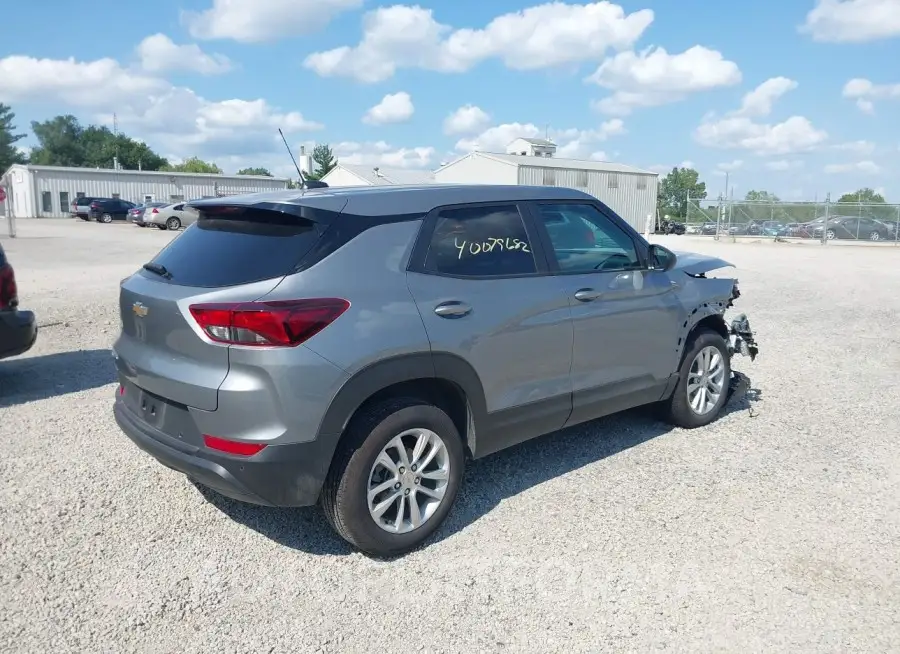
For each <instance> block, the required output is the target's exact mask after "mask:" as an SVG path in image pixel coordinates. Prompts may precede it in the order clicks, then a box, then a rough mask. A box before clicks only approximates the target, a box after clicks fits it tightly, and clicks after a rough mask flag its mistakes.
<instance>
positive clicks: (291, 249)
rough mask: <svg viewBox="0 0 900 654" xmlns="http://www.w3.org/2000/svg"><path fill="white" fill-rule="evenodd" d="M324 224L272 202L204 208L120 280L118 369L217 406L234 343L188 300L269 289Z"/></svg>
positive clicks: (239, 298) (182, 400)
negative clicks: (210, 329)
mask: <svg viewBox="0 0 900 654" xmlns="http://www.w3.org/2000/svg"><path fill="white" fill-rule="evenodd" d="M229 200H233V199H231V198H229ZM220 210H221V211H224V212H225V213H221V212H219V213H217V211H220ZM326 227H327V225H323V224H318V223H316V222H314V221H312V220H309V219H306V218H303V217H301V216H300V215H291V214H288V213H284V212H279V211H274V210H271V209H251V208H248V207H241V208H237V209H235V208H234V207H216V206H210V205H206V206H204V207H202V211H201V213H200V219H199V220H198V221H197V222H196V223H195V224H194V225H191V226H190V227H189V228H188V229H186V230H185V231H184V233H183V234H181V235H180V236H179V237H178V238H176V239H174V240H173V241H171V242H170V243H169V244H168V245H167V246H166V247H165V248H164V249H163V250H162V251H160V252H159V253H158V254H157V255H156V257H155V258H154V259H153V260H152V261H151V262H149V263H148V264H146V265H145V267H144V269H142V270H140V271H138V272H137V273H135V274H134V275H132V276H131V277H129V278H128V279H126V280H124V281H123V282H122V285H121V289H120V299H119V305H120V306H119V308H120V314H121V318H122V333H121V335H120V336H119V339H118V340H117V341H116V344H115V347H114V349H115V352H116V361H117V366H118V368H119V372H120V374H121V375H122V376H123V377H124V378H125V379H127V380H128V381H130V382H132V383H134V384H136V385H137V386H138V387H140V388H142V389H144V390H146V391H149V392H151V393H154V394H156V395H159V396H160V397H162V398H165V399H167V400H170V401H173V402H176V403H179V404H183V405H186V406H189V407H194V408H197V409H202V410H206V411H214V410H215V409H216V408H217V406H218V389H219V387H220V386H221V385H222V382H223V381H225V377H226V376H227V375H228V370H229V348H230V347H233V346H229V345H225V344H221V343H216V342H214V341H213V340H212V339H210V338H209V336H208V335H207V334H206V333H205V332H204V331H203V330H202V329H201V327H200V326H199V325H198V324H197V322H196V321H195V320H194V318H193V316H192V315H191V312H190V307H191V306H192V305H195V304H207V303H230V302H252V301H254V300H257V299H259V298H260V297H262V296H264V295H266V294H267V293H269V292H270V291H271V290H272V289H274V288H275V287H276V286H277V285H278V283H279V282H280V281H281V280H282V279H283V278H284V276H285V275H287V274H289V273H291V272H292V270H293V268H294V267H295V266H296V264H297V263H298V262H299V261H300V259H301V258H302V257H303V256H304V255H305V254H306V253H307V252H309V251H310V250H311V249H312V248H313V247H314V246H315V245H316V243H317V242H318V241H319V239H320V237H321V235H322V233H323V232H324V229H325V228H326Z"/></svg>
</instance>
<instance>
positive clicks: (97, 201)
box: [76, 198, 137, 224]
mask: <svg viewBox="0 0 900 654" xmlns="http://www.w3.org/2000/svg"><path fill="white" fill-rule="evenodd" d="M76 202H77V205H76V211H77V216H78V217H79V218H81V219H82V220H91V219H94V220H96V221H97V222H98V223H103V224H108V223H111V222H112V221H114V220H126V219H127V218H128V212H129V211H131V210H132V209H134V207H135V206H137V205H136V204H135V203H134V202H128V201H126V200H120V199H118V198H78V199H77V200H76Z"/></svg>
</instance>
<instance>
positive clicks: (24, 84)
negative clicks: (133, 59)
mask: <svg viewBox="0 0 900 654" xmlns="http://www.w3.org/2000/svg"><path fill="white" fill-rule="evenodd" d="M169 87H170V84H169V83H168V82H166V81H165V80H162V79H159V78H158V77H154V76H151V75H147V74H145V73H142V72H137V71H131V70H127V69H125V68H123V67H122V66H121V65H120V64H119V62H118V61H116V60H115V59H108V58H107V59H97V60H95V61H76V60H75V58H74V57H70V58H68V59H35V58H34V57H26V56H22V55H13V56H10V57H6V58H4V59H0V98H2V99H3V100H4V101H6V102H10V101H12V102H27V101H37V102H41V101H57V102H58V101H62V102H64V103H66V104H71V105H74V106H78V107H97V106H103V105H110V104H112V103H115V102H120V101H122V102H126V103H128V102H133V101H136V100H140V99H141V98H144V97H146V96H147V95H148V94H153V93H159V92H164V91H165V90H166V89H167V88H169Z"/></svg>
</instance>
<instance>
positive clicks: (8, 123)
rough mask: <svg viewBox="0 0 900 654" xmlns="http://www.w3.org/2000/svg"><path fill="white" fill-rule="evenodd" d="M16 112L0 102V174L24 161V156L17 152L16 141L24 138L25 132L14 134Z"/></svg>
mask: <svg viewBox="0 0 900 654" xmlns="http://www.w3.org/2000/svg"><path fill="white" fill-rule="evenodd" d="M15 119H16V114H14V113H13V110H12V109H11V108H10V107H8V106H7V105H5V104H3V103H0V175H2V174H3V173H5V172H6V169H7V168H9V167H10V166H12V165H13V164H17V163H25V156H24V155H23V154H22V153H21V152H19V149H18V148H17V147H16V143H17V142H19V141H21V140H22V139H23V138H25V134H16V126H15V125H13V121H14V120H15Z"/></svg>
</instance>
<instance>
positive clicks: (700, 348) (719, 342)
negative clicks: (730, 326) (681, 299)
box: [661, 329, 731, 429]
mask: <svg viewBox="0 0 900 654" xmlns="http://www.w3.org/2000/svg"><path fill="white" fill-rule="evenodd" d="M704 352H706V353H713V352H717V353H718V355H719V357H720V359H719V360H718V363H719V364H720V365H719V367H718V368H716V370H717V371H719V372H716V373H715V375H709V379H710V381H711V383H712V384H713V385H714V384H715V381H717V380H718V378H719V375H721V378H722V379H721V388H720V390H719V393H718V397H717V398H716V399H715V401H714V402H712V403H711V404H710V406H708V407H703V406H702V405H701V407H700V408H701V409H703V408H706V409H707V410H705V411H701V410H698V409H697V408H695V407H694V406H692V403H691V397H692V396H691V395H689V392H688V390H689V389H688V386H689V384H691V386H692V387H693V386H694V384H692V383H691V382H692V381H694V382H696V381H697V380H698V379H702V380H704V382H705V380H706V379H707V378H705V377H701V376H700V375H697V374H694V373H697V372H698V371H700V372H702V365H698V364H700V363H701V361H699V360H698V357H700V356H701V353H704ZM730 383H731V360H730V358H729V356H728V345H727V343H726V342H725V339H724V338H722V335H721V334H719V333H718V332H714V331H712V330H710V329H701V330H700V331H697V332H695V333H694V334H693V335H692V336H691V338H690V340H689V341H688V343H687V347H686V349H685V355H684V359H683V360H682V362H681V368H680V369H679V370H678V384H677V385H676V386H675V391H674V392H673V393H672V397H670V398H669V399H668V400H666V401H665V402H663V404H662V406H661V409H662V416H661V417H662V419H663V420H665V421H666V422H668V423H671V424H673V425H675V426H677V427H683V428H684V429H695V428H696V427H703V426H704V425H708V424H709V423H711V422H712V421H713V420H715V419H716V418H717V417H718V416H719V414H720V413H721V411H722V408H723V407H724V406H725V403H726V402H727V401H728V386H729V384H730ZM708 388H709V387H708V386H705V385H704V389H705V390H706V392H707V393H709V391H708ZM707 397H709V395H707Z"/></svg>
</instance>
